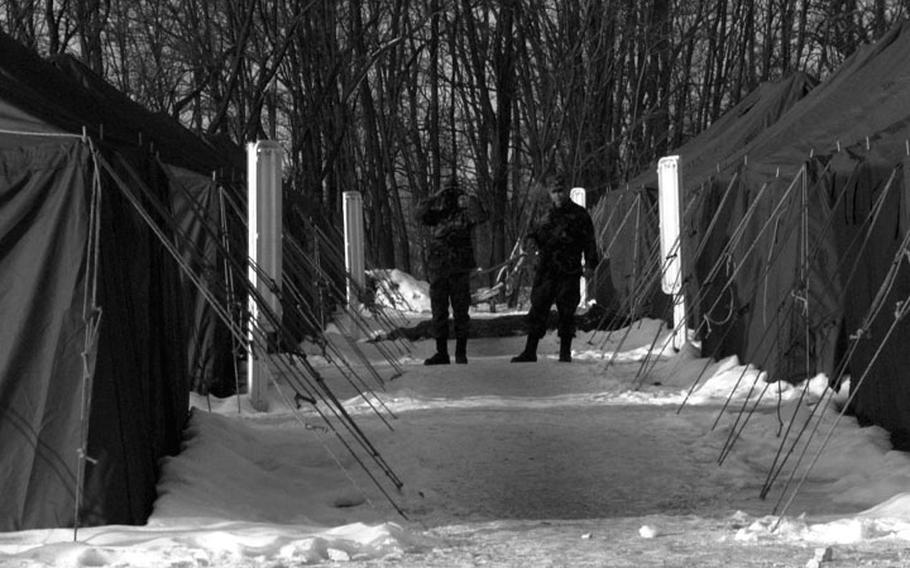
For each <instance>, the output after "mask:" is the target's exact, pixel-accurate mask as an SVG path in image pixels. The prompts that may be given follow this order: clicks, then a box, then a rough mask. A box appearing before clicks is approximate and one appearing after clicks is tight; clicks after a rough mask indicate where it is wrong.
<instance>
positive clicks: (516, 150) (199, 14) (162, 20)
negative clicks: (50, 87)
mask: <svg viewBox="0 0 910 568" xmlns="http://www.w3.org/2000/svg"><path fill="white" fill-rule="evenodd" d="M908 13H910V0H754V1H753V0H635V1H632V0H500V1H497V2H493V1H489V0H420V1H417V2H411V1H408V0H346V1H341V0H338V1H332V0H310V1H305V0H270V1H265V0H56V1H55V0H0V19H2V25H3V29H4V31H6V32H7V33H9V34H10V35H12V36H13V37H15V38H16V39H18V40H19V41H21V42H22V43H24V44H26V45H28V46H31V47H33V48H34V49H35V50H36V51H37V52H39V53H41V54H42V55H50V54H55V53H60V52H69V53H72V54H74V55H76V56H77V57H79V58H80V59H81V60H82V61H83V62H85V63H86V64H87V65H88V66H89V67H91V68H92V69H93V70H95V71H96V72H98V73H99V74H100V75H102V76H103V77H104V78H105V79H107V80H108V81H109V82H110V83H112V84H113V85H115V86H116V87H118V88H119V89H120V90H122V91H123V92H125V93H126V94H127V95H129V96H130V97H132V98H133V99H135V100H136V101H138V102H140V103H142V104H143V105H145V106H146V107H148V108H150V109H151V110H153V111H159V112H163V113H166V114H168V115H171V116H173V117H175V118H177V119H178V120H179V121H180V122H181V123H182V124H183V125H184V126H186V127H187V128H189V129H191V130H193V131H195V132H199V133H206V134H220V135H227V136H229V137H230V138H231V139H233V140H234V141H235V142H237V143H239V144H243V143H245V142H247V141H251V140H255V139H257V138H263V137H267V138H274V139H278V140H280V141H281V142H282V143H283V144H284V145H285V148H286V150H287V157H288V164H287V177H288V183H289V185H290V187H292V188H293V190H294V191H296V192H300V193H301V194H303V195H305V196H306V198H307V199H308V200H309V201H310V202H311V203H312V204H313V205H312V207H313V208H314V209H316V211H314V214H322V215H328V216H332V217H335V218H336V219H337V218H339V217H340V202H341V193H342V192H343V191H348V190H353V189H356V190H360V191H362V192H363V196H364V202H365V209H366V215H367V218H366V220H365V221H366V230H367V235H368V242H369V246H370V249H369V251H368V254H369V257H370V262H371V264H373V265H376V266H385V267H390V266H395V267H398V268H401V269H402V270H405V271H408V272H414V273H419V272H420V269H419V268H418V265H419V252H417V249H418V248H419V247H414V246H412V243H413V242H414V241H415V240H416V239H418V238H419V232H418V230H417V228H416V227H415V226H414V223H413V221H412V215H411V214H410V207H411V202H412V200H413V199H416V198H418V197H420V196H422V195H425V194H427V193H428V192H432V191H433V190H434V188H436V187H438V186H439V184H440V183H441V180H442V179H443V178H444V177H446V176H447V175H448V172H449V171H451V168H455V169H456V170H457V172H458V174H459V176H460V178H461V179H462V180H464V183H465V184H466V185H467V186H468V187H470V188H472V189H473V190H475V191H476V192H477V194H478V196H479V197H480V198H481V199H482V201H483V203H484V204H485V206H486V208H487V210H488V211H489V213H490V215H491V219H492V223H490V224H489V228H488V231H489V243H490V244H489V246H487V245H486V244H485V245H484V247H483V248H482V251H483V258H481V259H480V260H481V263H482V264H483V265H486V266H490V265H494V264H496V263H498V262H500V261H501V260H502V259H504V258H505V257H506V256H507V255H508V253H509V250H510V248H511V245H512V243H513V242H514V240H515V238H516V235H517V234H518V233H519V232H520V230H521V229H520V227H521V226H522V220H523V219H524V218H526V217H527V215H528V211H529V209H530V207H529V206H528V204H529V203H530V201H531V200H532V198H531V195H532V193H531V191H530V190H531V189H532V188H533V187H534V184H535V180H536V179H538V178H539V177H540V176H541V175H542V174H543V173H544V172H546V171H548V170H550V169H552V168H554V167H560V168H564V169H565V170H566V171H568V172H570V174H571V176H572V177H573V182H574V184H575V185H580V186H584V187H586V188H588V189H589V190H591V191H592V192H593V194H592V195H593V196H594V197H596V196H597V195H599V194H600V192H602V191H605V190H608V189H609V188H611V187H617V186H620V185H621V184H622V183H623V181H624V180H625V179H627V178H629V177H631V176H632V175H634V174H635V173H637V172H638V171H639V170H640V169H641V168H643V167H647V166H648V164H650V163H652V162H653V161H654V160H655V159H656V158H657V157H659V156H660V155H662V154H663V153H665V152H666V151H667V150H668V149H670V148H673V147H675V146H677V145H679V144H680V143H682V142H684V141H685V140H686V139H687V138H688V137H691V136H693V135H695V134H697V133H698V132H700V131H701V130H703V129H704V128H705V127H706V126H708V125H710V124H711V123H712V121H714V120H715V119H716V118H717V117H719V116H720V115H721V114H723V113H724V112H725V111H726V110H727V109H729V108H730V107H732V106H733V105H735V104H736V103H737V102H738V101H739V100H740V99H741V98H742V97H743V96H744V95H746V94H747V93H748V92H750V91H751V90H752V89H753V88H755V87H756V86H757V85H758V84H759V83H760V82H762V81H769V80H771V81H773V80H775V79H778V78H780V77H782V76H784V75H786V74H787V73H790V72H794V71H804V72H806V73H808V74H810V75H811V76H812V77H814V78H816V79H818V80H823V79H824V78H825V77H826V76H828V75H829V74H830V73H831V72H832V71H834V70H835V69H836V68H837V67H838V65H839V64H840V63H841V62H843V61H844V59H845V58H847V57H848V56H849V55H850V54H851V53H852V52H854V51H855V50H856V49H857V48H858V47H860V46H861V45H863V44H865V43H869V42H872V41H874V40H875V39H876V38H877V37H879V36H880V35H881V34H882V33H884V32H885V31H886V30H887V29H888V28H889V27H890V26H892V25H893V24H894V23H896V22H898V21H900V20H902V19H904V18H906V17H907V14H908ZM589 199H590V197H589Z"/></svg>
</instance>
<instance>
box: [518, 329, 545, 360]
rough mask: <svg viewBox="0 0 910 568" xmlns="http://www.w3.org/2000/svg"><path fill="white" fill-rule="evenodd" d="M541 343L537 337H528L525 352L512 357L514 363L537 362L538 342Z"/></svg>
mask: <svg viewBox="0 0 910 568" xmlns="http://www.w3.org/2000/svg"><path fill="white" fill-rule="evenodd" d="M538 341H540V339H539V338H537V337H531V336H530V335H529V336H528V342H527V343H526V344H525V350H524V351H522V352H521V353H519V354H518V355H516V356H515V357H512V362H513V363H533V362H534V361H537V342H538Z"/></svg>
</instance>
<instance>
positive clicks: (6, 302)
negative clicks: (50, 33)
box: [0, 35, 198, 530]
mask: <svg viewBox="0 0 910 568" xmlns="http://www.w3.org/2000/svg"><path fill="white" fill-rule="evenodd" d="M0 54H2V55H0V321H2V322H3V326H0V346H2V348H0V447H2V448H3V452H2V453H0V477H2V478H3V480H4V491H3V499H0V530H22V529H29V528H43V527H64V526H73V525H74V524H77V523H79V524H114V523H125V524H129V523H132V524H135V523H142V522H144V521H145V519H146V518H147V515H148V513H149V512H150V510H151V506H152V503H153V501H154V499H155V497H156V495H155V484H156V481H157V479H156V476H157V467H158V462H159V460H160V459H161V458H162V457H163V456H165V455H168V454H173V453H175V452H176V451H177V450H178V449H179V443H180V439H181V432H182V429H183V426H184V422H185V419H186V415H187V412H188V393H189V388H190V382H189V381H190V377H189V366H188V365H187V361H188V360H189V358H188V355H187V352H188V349H190V345H191V343H192V341H193V340H192V339H191V334H190V332H189V324H188V318H186V317H185V315H184V314H185V313H186V306H187V302H188V300H187V298H186V290H187V286H186V284H185V282H184V281H183V280H182V279H183V277H184V276H183V275H182V273H181V270H180V268H179V266H178V264H177V262H176V259H175V255H174V254H173V253H171V252H169V251H168V250H166V248H165V247H163V246H162V244H161V238H160V237H159V235H158V234H157V233H161V234H167V233H168V232H169V231H172V230H173V227H172V222H173V219H174V218H173V216H172V215H171V212H170V211H161V210H156V209H154V207H153V206H152V205H153V204H171V203H172V202H173V199H172V197H173V195H174V181H173V180H174V179H178V178H180V177H181V175H182V174H181V171H198V170H193V169H192V168H194V167H195V165H194V164H193V163H191V162H189V161H177V160H178V159H179V158H181V156H183V154H182V153H181V152H180V151H179V150H178V149H177V148H171V149H170V150H167V149H166V148H164V147H163V145H162V144H160V143H159V144H158V145H157V148H153V147H152V144H154V143H155V138H154V137H153V136H152V135H149V136H147V137H146V139H145V140H142V141H141V143H140V140H139V134H138V132H137V128H138V125H139V124H140V123H144V124H149V123H147V122H144V121H145V120H146V119H147V118H148V117H144V116H142V115H140V114H137V115H134V116H133V117H132V118H129V117H127V116H125V115H124V114H117V113H119V112H123V108H117V107H115V106H114V105H112V104H111V100H112V99H111V98H110V97H109V95H110V91H106V92H101V91H98V90H96V88H97V85H90V84H87V83H85V82H80V81H78V80H76V79H74V75H73V74H70V73H65V72H63V71H62V70H61V67H59V66H57V65H54V64H52V63H50V62H48V61H45V60H43V59H41V58H40V57H38V56H36V55H35V54H34V53H32V52H31V51H29V50H27V49H25V48H23V47H22V46H20V45H18V44H17V43H16V42H14V41H12V40H11V39H10V38H8V37H7V36H4V35H0ZM142 128H143V129H144V130H140V131H145V132H148V133H151V132H154V131H155V128H153V127H152V126H144V127H142ZM168 132H177V131H175V130H173V129H170V130H168ZM181 136H182V134H181ZM161 150H164V151H165V152H169V151H173V152H174V153H175V156H176V157H175V158H174V161H172V162H171V164H172V167H173V168H174V169H173V170H172V171H170V172H168V171H166V168H164V167H163V166H162V162H161V161H160V160H159V157H158V154H157V152H158V151H161ZM168 217H170V218H168Z"/></svg>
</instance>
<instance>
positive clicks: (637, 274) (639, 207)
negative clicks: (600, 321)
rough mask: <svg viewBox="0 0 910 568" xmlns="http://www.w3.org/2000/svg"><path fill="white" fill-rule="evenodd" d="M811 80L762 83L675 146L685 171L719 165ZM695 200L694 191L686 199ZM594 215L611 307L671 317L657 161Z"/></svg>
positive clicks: (793, 78) (796, 77)
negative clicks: (664, 281)
mask: <svg viewBox="0 0 910 568" xmlns="http://www.w3.org/2000/svg"><path fill="white" fill-rule="evenodd" d="M813 84H814V83H813V81H812V80H811V79H810V78H809V77H808V76H807V75H806V74H805V73H792V74H790V75H789V76H788V77H786V78H784V79H782V80H780V81H776V82H766V83H762V84H761V85H759V86H758V87H757V88H756V89H755V90H753V91H752V92H751V93H749V94H748V95H746V97H744V98H743V100H742V101H740V102H739V103H738V104H737V105H736V106H734V107H733V108H732V109H730V110H729V111H728V112H727V113H725V114H724V115H723V116H722V117H721V118H720V119H718V120H717V121H716V122H714V123H713V124H712V125H711V126H710V127H709V128H708V129H706V130H705V131H704V132H702V133H700V134H699V135H698V136H696V137H694V138H692V139H691V140H689V141H688V142H686V143H685V144H684V145H683V146H681V147H679V148H677V149H675V150H674V151H673V154H678V155H680V156H682V158H683V162H684V171H685V175H686V176H687V177H688V176H690V174H692V173H695V172H701V173H702V174H703V175H705V174H710V172H713V171H715V169H716V168H717V165H718V163H719V161H721V160H722V159H723V158H725V157H726V156H727V155H729V154H731V153H734V152H735V151H736V150H737V149H739V148H742V147H743V146H744V145H746V144H748V143H749V142H750V141H752V140H753V139H754V138H755V137H756V136H758V135H759V134H760V133H761V132H763V131H764V130H766V129H767V128H768V127H769V126H770V125H772V124H774V123H775V122H776V121H777V120H778V119H779V118H780V117H781V116H782V115H783V114H784V113H785V112H786V111H787V110H789V109H790V107H792V106H793V105H794V104H795V103H796V102H797V101H799V100H800V99H802V98H803V97H804V96H806V94H807V93H808V92H809V91H810V90H811V89H812V87H813ZM687 181H688V180H687ZM687 187H691V186H687ZM691 201H692V196H691V195H690V199H689V202H688V203H691ZM691 210H692V207H690V212H691ZM594 221H595V225H596V226H597V228H598V232H599V238H598V240H599V242H600V245H601V248H602V251H603V253H604V258H605V259H608V261H609V272H608V274H606V275H605V276H606V277H608V278H610V279H611V283H612V287H613V289H614V290H615V299H614V306H613V309H614V310H619V312H620V313H622V314H626V313H628V314H630V317H632V318H638V317H642V316H648V317H657V318H665V317H668V311H667V310H668V308H669V306H670V303H669V299H668V298H667V297H666V296H665V295H664V294H663V292H662V291H661V289H660V286H659V278H658V274H659V270H660V264H661V261H660V258H659V250H658V247H657V243H658V238H659V232H658V231H659V227H658V217H657V165H656V164H652V165H651V166H649V167H648V168H646V169H645V170H644V171H643V172H641V173H640V174H639V175H637V176H636V177H634V178H632V179H631V180H629V181H628V183H626V184H625V186H624V187H623V188H618V189H614V190H613V191H609V192H607V193H606V194H605V195H604V196H603V198H602V199H601V200H600V201H599V202H598V203H597V207H596V209H595V212H594ZM598 278H601V276H600V274H598Z"/></svg>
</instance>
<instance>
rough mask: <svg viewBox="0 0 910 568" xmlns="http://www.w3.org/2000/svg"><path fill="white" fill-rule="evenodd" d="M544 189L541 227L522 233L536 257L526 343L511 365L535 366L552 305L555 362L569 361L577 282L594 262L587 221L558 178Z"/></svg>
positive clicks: (594, 246) (591, 233) (594, 249)
mask: <svg viewBox="0 0 910 568" xmlns="http://www.w3.org/2000/svg"><path fill="white" fill-rule="evenodd" d="M547 187H549V195H550V207H549V208H548V209H547V212H546V215H545V216H544V219H543V221H542V222H541V223H540V224H538V225H537V226H536V227H534V228H533V229H532V230H531V231H530V232H529V233H528V239H529V240H531V241H532V242H533V243H534V244H535V245H536V246H537V251H538V264H537V269H536V271H535V273H534V285H533V287H532V288H531V309H530V310H528V316H527V322H528V339H527V344H526V345H525V348H524V351H522V352H521V353H520V354H519V355H517V356H515V357H512V362H513V363H525V362H531V361H537V343H538V342H539V341H540V338H541V337H543V336H544V335H545V334H546V332H547V317H548V316H549V314H550V306H552V305H553V303H554V302H555V303H556V310H557V313H558V315H559V324H558V327H557V330H558V331H557V333H558V335H559V360H560V361H562V362H565V363H569V362H571V361H572V338H573V337H575V308H576V307H578V303H579V301H580V300H581V291H580V285H579V280H578V279H579V277H581V276H582V274H584V276H585V277H586V278H587V279H589V280H590V278H591V276H592V275H593V274H594V268H595V267H596V266H597V263H598V262H599V258H598V251H597V243H596V242H595V241H594V223H593V222H592V221H591V216H590V215H588V212H587V211H586V210H585V208H584V207H582V206H580V205H578V204H576V203H573V202H572V201H571V200H570V199H569V191H568V189H567V188H566V187H565V183H564V179H563V177H562V176H559V175H557V176H554V177H552V178H550V179H549V180H548V183H547ZM582 255H584V260H585V263H584V268H582V262H581V259H582Z"/></svg>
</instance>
